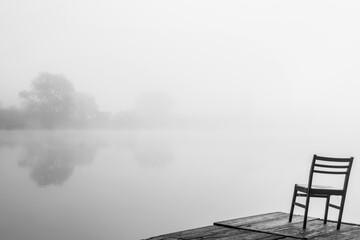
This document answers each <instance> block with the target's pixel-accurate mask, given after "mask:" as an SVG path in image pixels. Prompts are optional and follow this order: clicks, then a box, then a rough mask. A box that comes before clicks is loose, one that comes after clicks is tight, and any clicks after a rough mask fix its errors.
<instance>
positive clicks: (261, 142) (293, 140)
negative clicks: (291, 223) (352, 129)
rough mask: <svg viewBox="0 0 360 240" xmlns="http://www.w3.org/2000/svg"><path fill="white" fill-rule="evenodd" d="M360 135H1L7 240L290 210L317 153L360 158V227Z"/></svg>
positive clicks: (123, 235)
mask: <svg viewBox="0 0 360 240" xmlns="http://www.w3.org/2000/svg"><path fill="white" fill-rule="evenodd" d="M358 140H359V138H358V137H357V136H340V135H339V134H334V135H330V134H328V135H324V134H308V133H306V132H297V133H285V132H282V133H279V132H267V133H264V132H254V131H252V132H251V131H247V132H245V131H230V130H222V131H221V130H217V131H215V130H212V131H210V130H156V131H155V130H147V131H135V130H134V131H121V130H118V131H112V130H108V131H95V130H94V131H70V130H66V131H0V239H4V240H68V239H77V240H82V239H84V240H85V239H86V240H91V239H94V240H95V239H96V240H98V239H105V240H107V239H109V240H112V239H114V240H115V239H117V240H118V239H130V240H131V239H143V238H148V237H151V236H155V235H160V234H164V233H169V232H174V231H179V230H185V229H189V228H195V227H200V226H205V225H211V224H212V223H213V222H214V221H219V220H227V219H231V218H237V217H242V216H247V215H254V214H259V213H266V212H272V211H285V212H288V211H289V207H290V201H291V197H292V190H293V185H294V183H296V182H306V181H307V174H308V168H309V166H310V162H311V158H312V154H314V153H317V154H319V155H328V156H329V155H330V156H343V157H348V156H354V157H355V163H354V168H353V172H352V176H351V179H350V185H349V190H348V191H349V192H348V198H347V202H346V205H345V212H344V218H343V220H344V221H349V222H356V223H359V222H360V205H359V204H358V201H359V200H360V190H359V188H358V187H357V184H358V183H359V181H360V171H359V168H360V165H359V164H357V162H356V160H357V157H358V158H360V148H359V146H358ZM336 200H337V199H334V202H335V203H336ZM322 204H323V200H314V201H313V202H312V205H311V206H310V215H311V216H317V217H322V216H323V208H324V207H323V205H322ZM330 211H331V212H330V217H332V218H336V216H337V212H336V210H330ZM296 213H302V209H297V210H296Z"/></svg>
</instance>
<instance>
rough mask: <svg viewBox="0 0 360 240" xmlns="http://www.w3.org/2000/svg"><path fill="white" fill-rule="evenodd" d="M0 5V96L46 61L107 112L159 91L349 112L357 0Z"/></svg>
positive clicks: (211, 107) (196, 99) (201, 100)
mask: <svg viewBox="0 0 360 240" xmlns="http://www.w3.org/2000/svg"><path fill="white" fill-rule="evenodd" d="M0 4H1V6H0V15H1V21H0V34H1V38H0V51H1V54H0V64H1V66H2V68H1V70H0V79H1V87H0V102H1V103H2V106H11V105H20V102H21V101H20V100H19V98H18V93H19V92H20V91H21V90H23V89H26V88H28V86H29V84H30V81H31V80H32V79H33V78H35V77H36V76H37V75H38V73H39V72H44V71H46V72H50V73H53V74H57V73H58V74H64V75H65V76H66V77H67V78H68V79H69V80H70V81H72V82H73V83H74V85H75V87H76V89H78V90H79V91H82V92H88V93H91V94H93V95H94V96H95V98H96V100H97V103H98V105H99V107H100V109H102V110H104V111H111V112H117V111H120V110H126V109H132V108H133V107H134V106H135V104H136V99H137V98H138V97H139V96H140V95H141V94H143V93H144V92H145V93H146V92H161V93H165V94H167V95H169V96H171V97H172V98H173V100H174V102H175V103H176V104H175V105H174V111H175V112H177V113H184V114H215V115H216V114H227V115H242V114H243V112H244V111H245V110H247V111H251V112H252V113H253V114H254V116H253V117H254V118H256V117H267V116H270V115H271V116H273V115H274V116H277V115H278V113H280V114H284V115H289V116H296V118H297V117H298V115H311V114H313V113H315V114H319V115H320V116H323V115H327V114H329V113H330V112H333V113H336V114H341V115H342V114H344V115H347V116H348V117H349V118H353V117H355V116H357V115H356V114H355V116H354V112H355V109H356V104H357V102H358V96H357V95H356V92H357V91H356V88H357V87H358V83H357V81H356V80H357V77H358V76H359V73H358V71H357V68H356V66H357V64H358V62H359V60H358V58H357V57H356V56H358V54H359V51H360V48H359V46H358V44H357V43H358V42H359V38H360V34H359V33H358V31H355V29H356V28H357V25H358V22H359V20H360V19H359V18H360V17H359V16H358V14H357V12H358V9H359V4H358V3H357V2H355V1H353V2H349V1H347V2H346V3H345V2H337V1H326V2H324V1H317V2H311V3H310V2H303V3H290V2H287V1H271V2H269V1H256V2H252V1H242V2H238V1H227V2H225V3H219V2H216V1H196V2H193V1H125V2H124V1H121V2H114V1H102V2H101V3H99V2H98V1H79V0H75V1H61V2H57V1H31V2H28V1H2V2H1V3H0Z"/></svg>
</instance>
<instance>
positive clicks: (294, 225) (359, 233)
mask: <svg viewBox="0 0 360 240" xmlns="http://www.w3.org/2000/svg"><path fill="white" fill-rule="evenodd" d="M288 219H289V214H286V213H281V212H275V213H267V214H261V215H256V216H250V217H244V218H237V219H232V220H227V221H221V222H215V223H214V225H213V226H207V227H202V228H196V229H191V230H187V231H181V232H176V233H170V234H165V235H161V236H158V237H153V238H149V240H164V239H169V240H174V239H179V240H180V239H183V240H195V239H208V240H212V239H222V240H233V239H244V240H252V239H268V240H270V239H271V240H272V239H274V240H275V239H282V240H294V239H314V240H324V239H330V240H335V239H336V240H348V239H358V240H360V226H359V225H355V224H346V223H343V224H342V226H341V229H340V230H336V223H334V222H328V223H327V224H324V223H323V221H322V220H321V219H318V218H308V225H307V228H306V229H305V230H304V229H303V228H302V221H303V216H299V215H294V217H293V221H292V222H291V223H289V220H288Z"/></svg>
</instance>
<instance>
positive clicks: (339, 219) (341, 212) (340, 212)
mask: <svg viewBox="0 0 360 240" xmlns="http://www.w3.org/2000/svg"><path fill="white" fill-rule="evenodd" d="M344 205H345V195H344V196H341V204H340V211H339V218H338V222H337V226H336V229H337V230H339V229H340V226H341V219H342V215H343V211H344Z"/></svg>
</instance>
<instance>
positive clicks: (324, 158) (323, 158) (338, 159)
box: [314, 155, 352, 162]
mask: <svg viewBox="0 0 360 240" xmlns="http://www.w3.org/2000/svg"><path fill="white" fill-rule="evenodd" d="M314 156H315V157H316V159H317V160H320V161H328V162H350V161H352V160H351V159H352V158H332V157H321V156H317V155H314Z"/></svg>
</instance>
